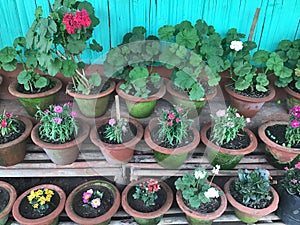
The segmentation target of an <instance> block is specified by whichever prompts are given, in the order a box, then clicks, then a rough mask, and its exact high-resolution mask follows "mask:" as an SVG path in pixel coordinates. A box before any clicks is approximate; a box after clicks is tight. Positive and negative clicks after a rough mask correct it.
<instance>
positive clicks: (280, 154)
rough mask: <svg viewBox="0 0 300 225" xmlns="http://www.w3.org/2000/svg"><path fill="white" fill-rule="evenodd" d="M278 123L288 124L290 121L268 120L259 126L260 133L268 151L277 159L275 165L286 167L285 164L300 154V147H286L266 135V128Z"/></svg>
mask: <svg viewBox="0 0 300 225" xmlns="http://www.w3.org/2000/svg"><path fill="white" fill-rule="evenodd" d="M276 124H283V125H288V122H287V121H268V122H266V123H264V124H262V125H261V126H260V127H259V128H258V135H259V137H260V139H261V140H262V141H263V142H264V143H265V145H266V151H267V153H269V154H270V155H271V156H272V158H273V159H274V160H275V161H276V162H275V164H274V166H275V167H279V168H281V167H282V166H283V167H284V165H285V164H288V163H291V162H292V161H293V160H294V159H295V158H296V157H297V156H298V155H299V154H300V149H299V148H288V147H284V146H282V145H279V144H276V143H275V142H273V141H272V140H270V139H269V138H268V136H267V135H266V129H267V128H268V127H269V126H273V125H276ZM267 159H268V158H267ZM280 165H282V166H280Z"/></svg>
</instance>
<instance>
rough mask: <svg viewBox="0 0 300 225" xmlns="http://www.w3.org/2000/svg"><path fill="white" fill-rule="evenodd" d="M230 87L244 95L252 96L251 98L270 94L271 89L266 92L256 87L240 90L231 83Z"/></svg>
mask: <svg viewBox="0 0 300 225" xmlns="http://www.w3.org/2000/svg"><path fill="white" fill-rule="evenodd" d="M229 88H230V89H231V90H233V91H234V92H235V93H237V94H239V95H243V96H246V97H250V98H264V97H267V96H268V95H269V94H270V90H268V91H266V92H261V91H258V90H256V89H254V90H252V89H251V88H250V87H249V88H247V89H245V90H243V91H239V90H236V89H234V87H233V84H231V85H229Z"/></svg>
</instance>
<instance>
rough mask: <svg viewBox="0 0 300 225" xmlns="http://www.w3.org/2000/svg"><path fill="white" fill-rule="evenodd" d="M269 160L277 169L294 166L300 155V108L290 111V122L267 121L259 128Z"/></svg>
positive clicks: (296, 107)
mask: <svg viewBox="0 0 300 225" xmlns="http://www.w3.org/2000/svg"><path fill="white" fill-rule="evenodd" d="M258 135H259V137H260V139H261V140H262V141H263V142H264V143H265V145H266V153H267V160H268V161H269V162H270V164H272V165H273V166H275V167H277V168H281V169H282V168H284V167H285V166H288V164H291V165H293V164H294V162H297V160H299V155H300V106H297V105H296V106H294V107H293V108H291V109H290V110H289V121H276V120H274V121H267V122H265V123H263V124H262V125H261V126H260V127H259V128H258Z"/></svg>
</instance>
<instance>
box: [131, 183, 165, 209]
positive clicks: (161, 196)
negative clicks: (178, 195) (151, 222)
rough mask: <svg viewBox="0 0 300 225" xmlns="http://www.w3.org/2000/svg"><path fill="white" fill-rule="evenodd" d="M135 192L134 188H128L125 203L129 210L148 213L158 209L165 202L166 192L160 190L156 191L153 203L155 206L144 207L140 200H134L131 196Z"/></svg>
mask: <svg viewBox="0 0 300 225" xmlns="http://www.w3.org/2000/svg"><path fill="white" fill-rule="evenodd" d="M134 192H135V187H132V188H130V190H129V191H128V195H127V201H128V204H129V205H130V207H131V208H133V209H134V210H136V211H138V212H143V213H150V212H154V211H156V210H158V209H160V208H161V207H162V206H163V204H164V203H165V202H166V200H167V192H166V191H165V190H164V189H163V188H161V189H160V190H158V191H157V192H156V193H157V196H158V198H157V199H156V200H155V201H154V203H155V205H151V206H146V205H145V204H144V202H143V200H141V199H134V198H133V197H132V196H133V194H134Z"/></svg>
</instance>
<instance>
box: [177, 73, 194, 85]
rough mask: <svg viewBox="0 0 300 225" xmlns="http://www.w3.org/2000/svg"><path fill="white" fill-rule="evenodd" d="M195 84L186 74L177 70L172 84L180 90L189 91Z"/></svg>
mask: <svg viewBox="0 0 300 225" xmlns="http://www.w3.org/2000/svg"><path fill="white" fill-rule="evenodd" d="M194 83H195V80H194V79H193V78H192V77H191V76H190V75H189V74H187V73H185V72H183V71H182V70H179V71H178V72H176V76H175V78H174V84H175V85H176V86H178V87H181V88H182V89H189V88H191V87H192V85H193V84H194Z"/></svg>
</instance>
